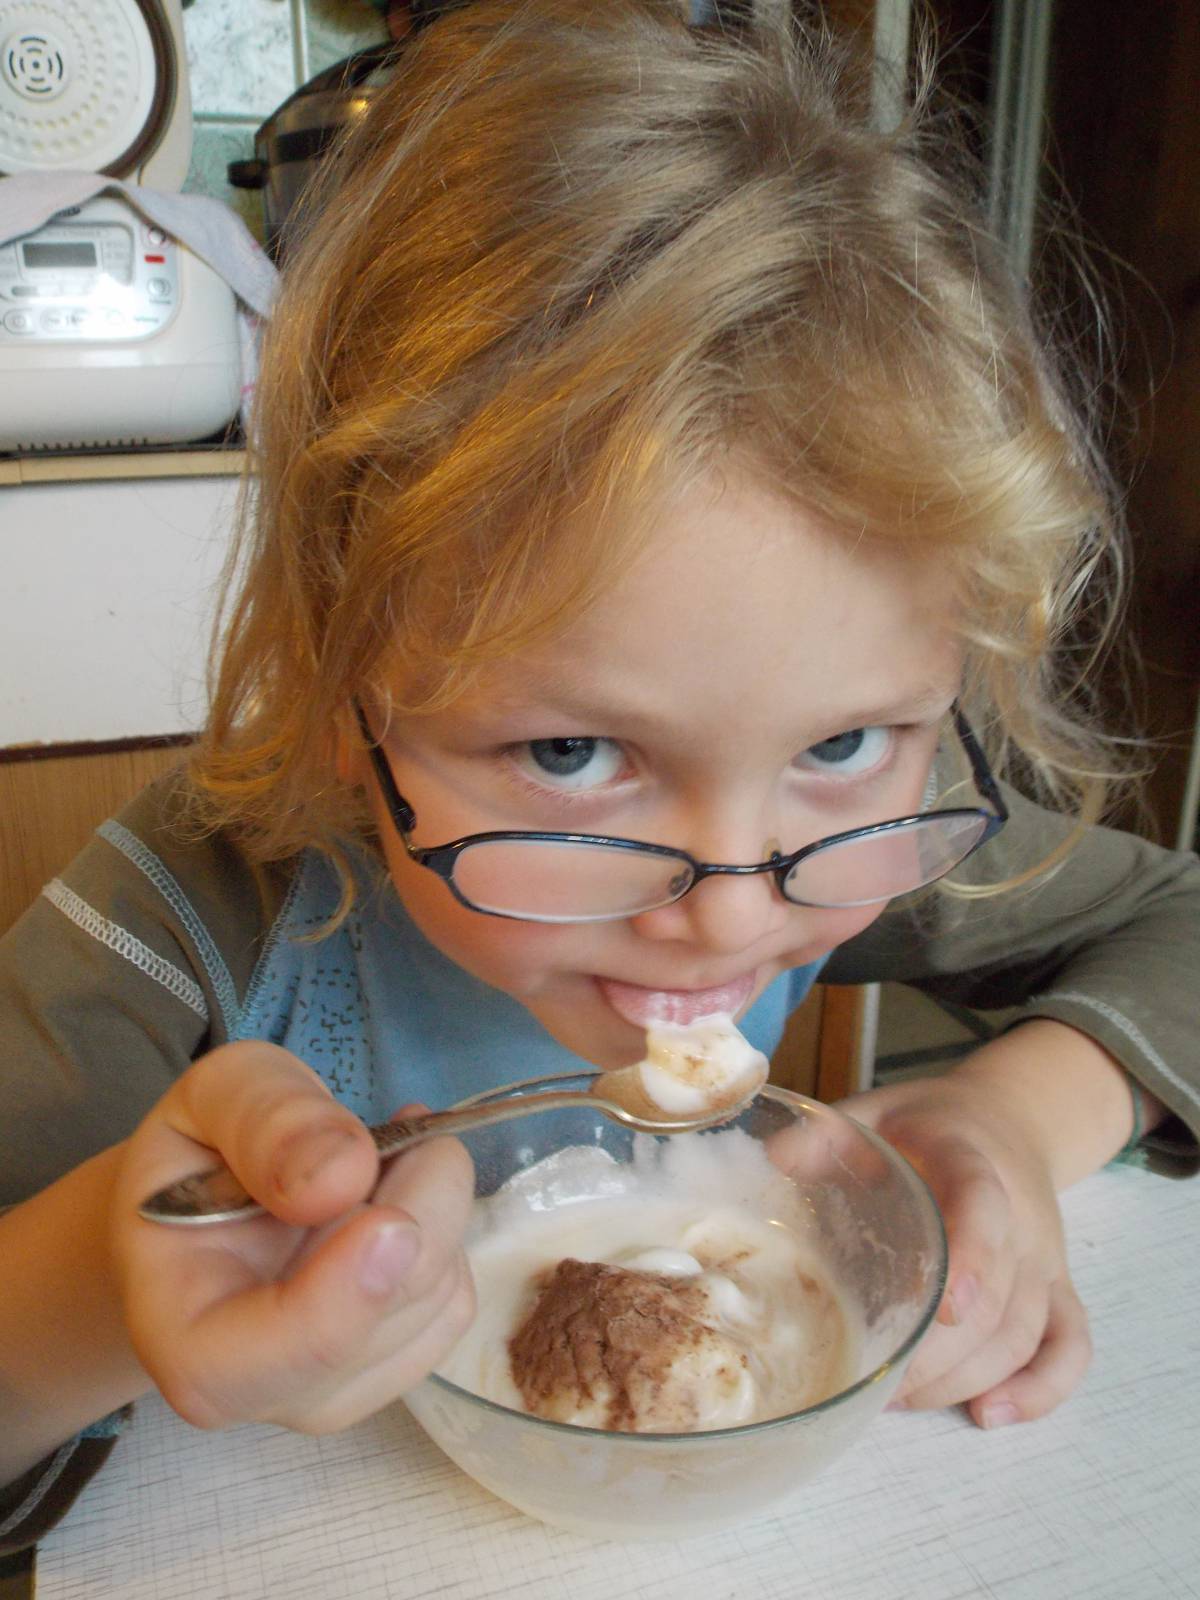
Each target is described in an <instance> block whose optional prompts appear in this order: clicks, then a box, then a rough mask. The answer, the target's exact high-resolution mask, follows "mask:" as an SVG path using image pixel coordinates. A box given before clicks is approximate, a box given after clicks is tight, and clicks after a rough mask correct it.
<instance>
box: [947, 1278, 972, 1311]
mask: <svg viewBox="0 0 1200 1600" xmlns="http://www.w3.org/2000/svg"><path fill="white" fill-rule="evenodd" d="M946 1298H947V1299H948V1300H949V1301H950V1310H951V1311H952V1312H953V1314H954V1320H955V1322H965V1321H966V1320H967V1317H968V1316H969V1315H970V1312H971V1307H972V1306H973V1305H974V1304H975V1302H976V1300H978V1299H979V1280H978V1279H977V1278H975V1277H973V1276H972V1274H971V1273H969V1272H964V1273H963V1275H962V1277H961V1278H956V1279H955V1280H954V1283H953V1284H952V1285H951V1288H950V1293H949V1294H948V1295H947V1297H946Z"/></svg>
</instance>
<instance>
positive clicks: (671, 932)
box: [632, 872, 803, 955]
mask: <svg viewBox="0 0 1200 1600" xmlns="http://www.w3.org/2000/svg"><path fill="white" fill-rule="evenodd" d="M796 915H803V913H802V912H801V911H800V909H799V907H797V906H793V905H790V904H789V902H788V901H786V900H785V899H784V898H783V896H782V895H781V894H780V892H779V889H778V887H777V886H776V883H775V880H774V878H773V877H772V876H771V874H770V873H769V872H763V873H757V874H755V875H753V876H747V877H744V878H742V877H734V876H732V875H729V876H725V875H719V874H718V875H714V876H713V877H711V878H704V879H703V880H702V881H701V882H700V883H698V884H696V885H695V887H694V888H693V889H692V890H691V891H690V892H689V893H688V894H686V895H685V896H684V897H683V899H682V900H676V901H675V902H674V903H673V904H672V905H669V906H659V907H658V909H657V910H655V911H643V912H642V914H641V915H640V916H637V917H634V918H633V919H632V922H633V926H634V927H635V928H636V929H637V931H638V932H639V933H640V934H641V936H642V937H643V938H644V939H654V940H656V941H661V942H663V943H665V942H668V941H672V942H675V943H679V944H690V945H693V946H695V947H696V948H697V949H701V950H706V951H710V952H711V953H713V954H714V955H717V954H722V955H734V954H736V953H737V952H738V951H740V950H748V949H750V948H751V946H753V945H755V944H757V943H758V942H759V941H761V940H762V939H764V938H767V937H769V936H770V935H771V934H774V933H778V932H779V931H780V930H781V929H782V928H783V926H784V925H785V923H787V922H788V921H789V919H790V918H791V917H793V916H796Z"/></svg>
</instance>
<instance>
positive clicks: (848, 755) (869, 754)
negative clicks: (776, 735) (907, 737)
mask: <svg viewBox="0 0 1200 1600" xmlns="http://www.w3.org/2000/svg"><path fill="white" fill-rule="evenodd" d="M890 745H891V730H890V729H889V728H847V730H846V732H845V733H835V734H834V735H833V737H832V738H831V739H822V740H821V742H820V744H812V745H809V747H808V749H807V750H805V751H803V752H802V753H801V754H800V755H798V756H797V757H796V763H795V764H796V766H798V767H803V768H804V769H805V770H806V771H808V772H833V773H836V774H837V776H838V777H839V778H853V777H856V776H857V775H858V774H859V773H860V772H870V771H871V769H872V767H876V766H878V765H879V763H880V762H881V761H882V760H883V758H884V757H885V756H886V755H887V753H888V749H889V747H890Z"/></svg>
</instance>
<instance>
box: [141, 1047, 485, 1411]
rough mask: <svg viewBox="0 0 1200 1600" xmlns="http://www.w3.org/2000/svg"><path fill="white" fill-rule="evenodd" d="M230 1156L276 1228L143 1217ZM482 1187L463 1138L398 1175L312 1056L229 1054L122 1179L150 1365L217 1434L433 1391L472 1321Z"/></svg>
mask: <svg viewBox="0 0 1200 1600" xmlns="http://www.w3.org/2000/svg"><path fill="white" fill-rule="evenodd" d="M213 1151H216V1152H217V1153H218V1154H219V1155H220V1157H221V1159H222V1160H223V1161H224V1162H225V1163H226V1165H228V1166H229V1167H230V1168H231V1169H232V1170H233V1172H234V1173H235V1174H236V1176H237V1177H238V1178H239V1179H240V1180H241V1182H242V1183H243V1184H244V1185H245V1187H246V1188H247V1189H248V1190H249V1191H250V1193H251V1194H252V1195H253V1196H254V1197H255V1199H257V1200H259V1201H260V1202H262V1203H263V1204H264V1205H265V1206H266V1207H267V1209H268V1211H269V1212H270V1213H271V1214H270V1215H269V1216H259V1217H255V1218H252V1219H249V1220H246V1221H242V1222H229V1223H222V1224H215V1225H210V1226H207V1227H203V1228H180V1227H166V1226H163V1225H161V1224H158V1223H152V1222H148V1221H145V1220H144V1219H143V1218H141V1217H139V1216H138V1215H137V1214H136V1212H137V1206H138V1204H139V1203H140V1202H141V1201H142V1200H144V1199H145V1197H146V1196H147V1195H148V1194H151V1193H153V1192H154V1191H155V1190H157V1189H159V1188H161V1187H162V1186H163V1185H164V1184H167V1183H171V1182H173V1181H174V1180H176V1179H178V1178H182V1177H185V1176H187V1175H188V1174H189V1173H192V1172H196V1171H200V1170H202V1169H203V1168H204V1167H206V1166H211V1165H212V1164H213V1162H212V1152H213ZM473 1190H474V1185H473V1177H472V1169H471V1161H470V1157H469V1156H468V1155H467V1152H466V1150H465V1149H464V1148H463V1146H462V1145H461V1144H459V1143H458V1142H457V1141H456V1140H452V1139H438V1140H432V1141H430V1142H429V1143H428V1144H424V1145H420V1146H418V1147H417V1148H415V1149H414V1150H412V1151H410V1152H408V1153H407V1154H406V1155H404V1156H401V1157H399V1158H398V1159H396V1160H395V1161H393V1162H391V1163H390V1164H389V1165H388V1166H387V1167H386V1168H385V1169H384V1170H383V1172H382V1175H381V1173H380V1166H379V1160H378V1157H377V1155H376V1153H375V1147H374V1145H373V1143H372V1141H371V1138H370V1135H369V1134H368V1133H367V1131H366V1129H365V1127H364V1126H363V1125H362V1123H360V1122H359V1121H358V1120H357V1119H356V1118H355V1117H353V1116H352V1115H351V1114H350V1112H349V1111H347V1110H346V1109H345V1108H344V1107H342V1106H340V1105H338V1103H337V1102H336V1101H335V1100H334V1099H333V1098H332V1096H331V1095H330V1093H329V1091H328V1090H327V1089H326V1088H325V1086H324V1085H323V1084H322V1083H321V1082H320V1080H319V1079H318V1078H317V1077H316V1075H315V1074H314V1073H313V1072H311V1071H310V1070H309V1068H307V1067H306V1066H304V1065H303V1063H302V1062H300V1061H298V1060H297V1059H296V1057H295V1056H293V1055H291V1054H289V1053H288V1052H287V1051H286V1050H282V1049H279V1048H278V1047H276V1046H274V1045H270V1044H264V1043H244V1044H231V1045H225V1046H223V1047H222V1048H221V1049H219V1050H215V1051H213V1052H212V1053H211V1054H210V1055H208V1056H205V1057H203V1058H202V1059H201V1060H199V1061H197V1062H196V1063H195V1064H194V1065H193V1066H192V1067H191V1068H190V1069H189V1070H188V1071H187V1072H186V1073H185V1074H184V1075H183V1077H181V1078H180V1079H179V1081H178V1082H177V1083H176V1084H175V1085H174V1087H173V1088H172V1089H171V1090H170V1091H169V1093H168V1094H166V1095H165V1096H164V1097H163V1099H162V1100H161V1101H160V1102H159V1104H158V1105H157V1106H156V1107H155V1109H154V1110H153V1111H152V1112H151V1113H150V1115H149V1116H148V1117H147V1118H146V1120H145V1121H144V1122H143V1123H142V1125H141V1127H140V1128H139V1129H138V1130H137V1132H136V1133H135V1134H134V1135H133V1137H132V1139H131V1140H130V1141H129V1144H128V1147H127V1154H126V1156H125V1160H124V1163H123V1166H122V1169H121V1172H120V1175H119V1177H118V1180H117V1183H116V1188H115V1197H114V1206H113V1218H112V1249H113V1256H114V1261H115V1265H116V1271H117V1275H118V1278H119V1281H120V1284H121V1289H122V1294H123V1300H124V1308H125V1317H126V1322H127V1324H128V1328H129V1333H130V1337H131V1339H132V1341H133V1345H134V1348H135V1350H136V1352H137V1355H138V1358H139V1360H140V1361H141V1363H142V1365H143V1366H144V1367H145V1370H146V1372H147V1373H148V1374H149V1376H150V1378H151V1379H152V1380H153V1381H154V1383H155V1384H156V1385H157V1387H158V1388H159V1389H160V1390H161V1391H162V1393H163V1395H164V1396H165V1398H166V1399H167V1401H168V1403H169V1404H170V1405H171V1406H173V1407H174V1409H175V1410H176V1411H178V1412H179V1413H180V1415H181V1416H183V1417H184V1418H185V1419H186V1420H187V1421H189V1422H191V1423H194V1424H195V1425H196V1426H198V1427H202V1428H219V1427H225V1426H227V1425H230V1424H233V1423H238V1422H247V1421H256V1422H274V1423H278V1424H281V1425H282V1426H284V1427H288V1428H294V1429H297V1430H299V1431H301V1432H304V1433H326V1432H331V1431H333V1430H335V1429H339V1428H345V1427H348V1426H349V1425H350V1424H351V1423H354V1422H357V1421H359V1420H360V1419H361V1418H363V1417H365V1416H368V1415H370V1414H371V1413H372V1412H374V1411H377V1410H379V1409H380V1407H382V1406H384V1405H386V1404H388V1403H389V1402H390V1401H392V1400H395V1399H396V1398H397V1397H398V1396H400V1395H402V1394H403V1393H404V1392H405V1391H406V1390H407V1389H409V1388H411V1387H412V1386H413V1385H414V1384H415V1383H417V1382H418V1381H419V1380H420V1379H422V1378H423V1377H425V1376H426V1375H427V1374H428V1373H429V1372H430V1371H431V1370H432V1368H433V1367H434V1366H436V1365H437V1363H438V1362H439V1361H440V1360H441V1358H442V1357H443V1356H444V1355H445V1354H446V1352H447V1351H448V1350H449V1349H450V1348H451V1346H452V1345H453V1344H454V1343H455V1342H456V1340H457V1339H458V1338H459V1337H460V1336H461V1334H462V1333H463V1331H464V1330H465V1329H466V1327H467V1326H468V1324H469V1323H470V1321H471V1318H472V1316H473V1315H474V1304H475V1302H474V1290H473V1287H472V1283H471V1278H470V1274H469V1271H468V1269H467V1265H466V1260H465V1257H464V1255H463V1252H462V1244H461V1241H462V1235H463V1230H464V1228H465V1226H466V1222H467V1217H468V1215H469V1212H470V1209H471V1200H472V1195H473Z"/></svg>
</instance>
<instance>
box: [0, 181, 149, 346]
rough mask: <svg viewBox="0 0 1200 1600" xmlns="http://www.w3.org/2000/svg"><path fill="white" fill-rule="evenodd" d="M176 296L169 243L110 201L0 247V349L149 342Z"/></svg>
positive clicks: (99, 199)
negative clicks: (7, 347)
mask: <svg viewBox="0 0 1200 1600" xmlns="http://www.w3.org/2000/svg"><path fill="white" fill-rule="evenodd" d="M179 295H180V278H179V251H178V248H177V246H176V244H175V242H174V240H172V239H171V238H169V237H168V236H167V235H166V234H164V233H163V231H162V229H161V228H156V227H155V226H154V225H153V224H152V223H150V222H148V221H146V219H145V218H144V217H141V216H139V214H138V213H137V212H136V211H134V210H133V208H132V207H131V206H129V205H128V204H126V202H125V201H124V200H122V199H120V198H118V197H116V196H112V195H97V196H96V197H95V198H94V199H92V200H88V201H85V202H84V203H83V204H82V205H80V206H72V207H71V208H70V209H69V210H67V211H61V212H59V213H58V214H57V215H56V216H54V217H51V219H50V221H49V222H47V223H45V224H44V225H43V226H42V227H41V228H38V229H37V230H36V231H35V232H34V233H29V234H26V235H24V237H22V238H19V239H12V240H10V241H9V242H8V243H7V244H0V346H3V345H9V346H11V345H14V344H22V345H28V344H39V343H47V342H53V343H55V344H63V343H67V344H70V343H84V342H86V343H88V344H92V343H95V342H97V341H99V342H102V343H104V344H111V343H113V342H114V341H116V342H119V343H127V342H129V341H130V340H139V339H148V338H151V337H153V335H154V334H156V333H160V332H161V331H162V330H163V329H164V328H165V327H166V326H167V325H168V324H169V323H170V322H171V321H172V319H173V318H174V317H175V315H176V313H177V311H178V309H179Z"/></svg>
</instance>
